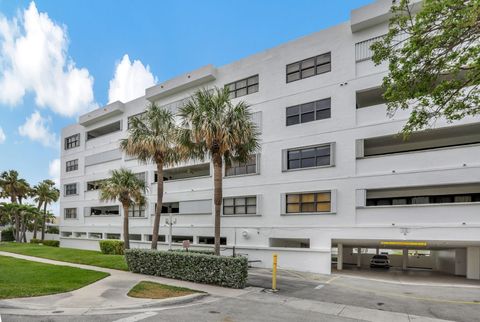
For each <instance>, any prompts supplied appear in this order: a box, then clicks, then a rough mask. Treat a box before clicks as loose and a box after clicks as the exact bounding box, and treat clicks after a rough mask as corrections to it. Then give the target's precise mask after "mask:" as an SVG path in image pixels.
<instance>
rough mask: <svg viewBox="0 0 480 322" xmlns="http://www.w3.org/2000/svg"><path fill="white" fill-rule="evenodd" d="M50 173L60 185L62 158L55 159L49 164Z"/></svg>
mask: <svg viewBox="0 0 480 322" xmlns="http://www.w3.org/2000/svg"><path fill="white" fill-rule="evenodd" d="M48 175H49V176H50V177H51V178H52V180H53V181H55V183H56V185H57V187H58V186H60V159H53V160H52V161H51V162H50V164H49V165H48Z"/></svg>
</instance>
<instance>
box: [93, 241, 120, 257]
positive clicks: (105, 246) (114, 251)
mask: <svg viewBox="0 0 480 322" xmlns="http://www.w3.org/2000/svg"><path fill="white" fill-rule="evenodd" d="M99 243H100V250H101V251H102V253H103V254H108V255H123V240H115V239H107V240H101V241H99Z"/></svg>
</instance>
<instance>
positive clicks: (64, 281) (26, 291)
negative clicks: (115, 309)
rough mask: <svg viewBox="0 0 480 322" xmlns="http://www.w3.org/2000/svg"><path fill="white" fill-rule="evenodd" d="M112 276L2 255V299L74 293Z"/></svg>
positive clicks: (0, 264)
mask: <svg viewBox="0 0 480 322" xmlns="http://www.w3.org/2000/svg"><path fill="white" fill-rule="evenodd" d="M108 275H109V274H108V273H103V272H96V271H91V270H86V269H80V268H75V267H67V266H58V265H50V264H43V263H37V262H31V261H27V260H23V259H18V258H12V257H6V256H0V299H8V298H15V297H29V296H39V295H47V294H56V293H63V292H68V291H73V290H76V289H78V288H81V287H83V286H85V285H88V284H91V283H93V282H96V281H98V280H100V279H102V278H104V277H107V276H108Z"/></svg>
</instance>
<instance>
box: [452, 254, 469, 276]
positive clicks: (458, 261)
mask: <svg viewBox="0 0 480 322" xmlns="http://www.w3.org/2000/svg"><path fill="white" fill-rule="evenodd" d="M455 275H457V276H466V275H467V249H466V248H457V249H455Z"/></svg>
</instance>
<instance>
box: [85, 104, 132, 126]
mask: <svg viewBox="0 0 480 322" xmlns="http://www.w3.org/2000/svg"><path fill="white" fill-rule="evenodd" d="M124 110H125V105H124V104H123V103H122V102H120V101H115V102H113V103H110V104H108V105H105V106H104V107H100V108H97V109H96V110H93V111H91V112H88V113H86V114H83V115H81V116H80V118H79V122H78V123H79V124H80V125H83V126H89V125H92V124H95V123H96V122H99V121H101V120H105V119H107V118H109V117H112V116H115V115H120V114H122V113H123V111H124Z"/></svg>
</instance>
